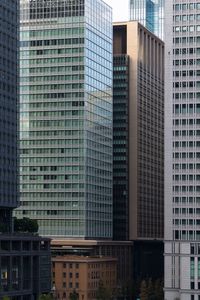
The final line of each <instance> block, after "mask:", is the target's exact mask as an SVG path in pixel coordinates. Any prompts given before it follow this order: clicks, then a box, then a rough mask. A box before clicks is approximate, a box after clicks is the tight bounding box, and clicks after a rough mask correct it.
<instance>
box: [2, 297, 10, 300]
mask: <svg viewBox="0 0 200 300" xmlns="http://www.w3.org/2000/svg"><path fill="white" fill-rule="evenodd" d="M2 300H10V297H8V296H3V298H2Z"/></svg>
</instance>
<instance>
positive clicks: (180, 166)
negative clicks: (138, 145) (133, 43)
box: [165, 0, 200, 300]
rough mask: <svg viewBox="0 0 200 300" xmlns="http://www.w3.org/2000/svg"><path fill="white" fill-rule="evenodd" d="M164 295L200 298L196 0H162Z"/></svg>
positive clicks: (198, 10) (199, 29)
mask: <svg viewBox="0 0 200 300" xmlns="http://www.w3.org/2000/svg"><path fill="white" fill-rule="evenodd" d="M165 15H166V19H165V20H166V21H165V36H166V37H167V38H166V51H165V61H166V68H165V82H166V83H165V98H166V102H165V124H166V125H165V299H167V300H173V299H176V298H179V299H181V300H184V299H190V300H198V299H200V295H199V289H200V77H199V76H200V36H199V33H200V26H199V20H200V2H199V1H183V0H177V1H172V0H169V1H166V4H165Z"/></svg>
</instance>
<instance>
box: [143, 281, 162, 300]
mask: <svg viewBox="0 0 200 300" xmlns="http://www.w3.org/2000/svg"><path fill="white" fill-rule="evenodd" d="M140 299H141V300H163V299H164V293H163V281H162V280H160V279H157V280H156V281H155V282H153V281H152V279H151V278H150V279H149V280H148V283H147V281H146V280H143V281H142V282H141V286H140Z"/></svg>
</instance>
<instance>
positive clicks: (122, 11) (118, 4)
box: [104, 0, 129, 22]
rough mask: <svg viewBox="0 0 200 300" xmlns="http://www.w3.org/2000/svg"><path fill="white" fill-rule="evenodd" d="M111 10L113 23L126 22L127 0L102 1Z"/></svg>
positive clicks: (127, 14) (127, 16)
mask: <svg viewBox="0 0 200 300" xmlns="http://www.w3.org/2000/svg"><path fill="white" fill-rule="evenodd" d="M104 2H106V3H107V4H109V5H110V6H111V7H112V8H113V21H114V22H116V21H127V20H128V18H129V13H128V3H129V0H104Z"/></svg>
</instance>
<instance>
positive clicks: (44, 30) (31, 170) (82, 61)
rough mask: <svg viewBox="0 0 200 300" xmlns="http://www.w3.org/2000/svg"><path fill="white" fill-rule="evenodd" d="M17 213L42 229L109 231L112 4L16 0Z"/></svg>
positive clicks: (72, 233)
mask: <svg viewBox="0 0 200 300" xmlns="http://www.w3.org/2000/svg"><path fill="white" fill-rule="evenodd" d="M20 6H21V10H20V14H21V16H20V22H21V29H20V153H21V154H20V196H21V207H20V209H18V210H17V211H16V216H17V217H30V218H32V219H37V220H38V223H39V227H40V233H41V234H43V235H46V236H63V237H69V238H72V237H78V238H85V239H89V238H95V239H96V238H111V237H112V11H111V8H110V7H109V6H107V5H106V4H105V3H104V2H103V1H101V0H36V1H31V0H21V4H20Z"/></svg>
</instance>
